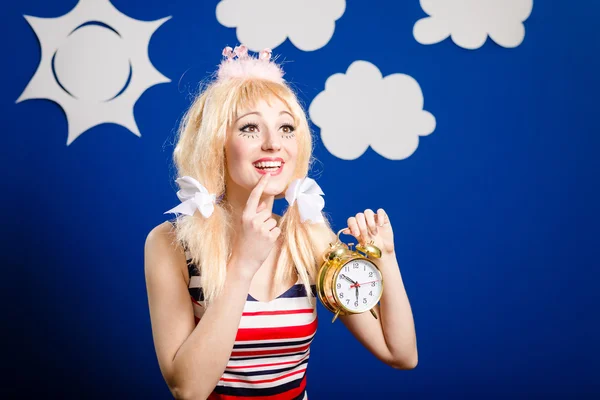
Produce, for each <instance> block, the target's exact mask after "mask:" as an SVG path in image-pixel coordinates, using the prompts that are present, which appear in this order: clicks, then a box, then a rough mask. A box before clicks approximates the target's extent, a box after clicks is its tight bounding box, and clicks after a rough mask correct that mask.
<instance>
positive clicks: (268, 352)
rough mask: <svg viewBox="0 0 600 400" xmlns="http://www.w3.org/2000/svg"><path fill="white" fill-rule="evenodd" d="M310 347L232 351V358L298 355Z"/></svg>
mask: <svg viewBox="0 0 600 400" xmlns="http://www.w3.org/2000/svg"><path fill="white" fill-rule="evenodd" d="M309 347H310V343H309V344H307V345H304V346H300V347H286V348H285V349H277V350H270V349H269V350H253V351H232V352H231V356H232V357H246V356H270V355H273V354H282V353H297V352H299V351H304V350H306V349H308V348H309Z"/></svg>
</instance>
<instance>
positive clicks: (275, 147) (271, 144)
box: [262, 130, 281, 151]
mask: <svg viewBox="0 0 600 400" xmlns="http://www.w3.org/2000/svg"><path fill="white" fill-rule="evenodd" d="M280 141H281V137H279V135H278V134H277V133H276V132H273V131H272V130H269V132H268V133H267V135H265V140H264V141H263V144H262V149H263V150H264V151H268V150H270V151H279V150H281V142H280Z"/></svg>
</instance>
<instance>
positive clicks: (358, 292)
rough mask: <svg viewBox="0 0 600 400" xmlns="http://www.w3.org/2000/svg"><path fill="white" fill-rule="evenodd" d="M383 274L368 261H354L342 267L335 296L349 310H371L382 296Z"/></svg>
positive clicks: (358, 311) (336, 284)
mask: <svg viewBox="0 0 600 400" xmlns="http://www.w3.org/2000/svg"><path fill="white" fill-rule="evenodd" d="M381 289H382V286H381V273H380V272H379V270H378V269H377V267H375V265H373V263H371V262H370V261H368V260H360V259H359V260H352V261H350V262H348V263H347V264H346V265H344V266H343V267H342V269H341V270H340V272H339V273H338V275H337V277H336V279H335V295H336V296H337V299H338V301H339V302H340V303H341V304H342V305H343V306H344V307H345V308H347V309H348V310H350V311H352V312H355V313H361V312H365V311H368V310H370V309H371V308H372V307H373V306H374V305H375V304H377V302H378V301H379V297H380V296H381Z"/></svg>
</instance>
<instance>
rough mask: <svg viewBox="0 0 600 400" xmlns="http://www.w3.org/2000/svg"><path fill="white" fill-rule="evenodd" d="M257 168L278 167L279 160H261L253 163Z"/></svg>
mask: <svg viewBox="0 0 600 400" xmlns="http://www.w3.org/2000/svg"><path fill="white" fill-rule="evenodd" d="M254 166H255V167H257V168H279V167H281V161H261V162H257V163H254Z"/></svg>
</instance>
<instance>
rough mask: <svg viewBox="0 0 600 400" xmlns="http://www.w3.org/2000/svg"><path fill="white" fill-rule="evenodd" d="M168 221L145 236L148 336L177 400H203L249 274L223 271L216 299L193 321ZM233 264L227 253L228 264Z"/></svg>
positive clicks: (223, 360)
mask: <svg viewBox="0 0 600 400" xmlns="http://www.w3.org/2000/svg"><path fill="white" fill-rule="evenodd" d="M173 242H174V236H173V233H172V232H171V227H170V224H169V223H168V222H166V223H164V224H161V225H159V226H157V227H156V228H154V229H153V230H152V232H150V234H149V235H148V237H147V239H146V245H145V250H144V254H145V256H144V258H145V277H146V286H147V291H148V304H149V307H150V318H151V322H152V335H153V338H154V346H155V349H156V354H157V357H158V363H159V366H160V370H161V372H162V374H163V377H164V378H165V381H166V383H167V385H168V386H169V389H170V390H171V393H172V394H173V396H174V397H175V398H178V399H192V398H193V399H200V398H202V399H205V398H207V397H208V396H209V395H210V393H211V392H212V391H213V389H214V388H215V386H216V385H217V383H218V382H219V379H220V378H221V376H222V375H223V372H224V371H225V368H226V366H227V362H228V360H229V357H230V355H231V350H232V349H233V344H234V341H235V337H236V333H237V330H238V327H239V323H240V319H241V316H242V312H243V309H244V304H245V302H246V298H247V294H248V291H249V288H250V282H251V279H249V278H248V277H243V276H236V275H235V274H228V276H227V280H226V283H225V288H224V291H223V292H222V294H221V295H220V296H219V298H217V299H215V300H214V302H212V303H211V305H210V307H208V308H207V310H206V312H205V313H204V315H203V316H202V318H201V320H200V321H199V322H198V324H197V325H196V326H194V312H193V308H192V302H191V300H190V295H189V292H188V288H187V285H186V283H185V277H184V275H183V273H182V271H183V268H184V267H185V265H186V260H185V255H184V253H183V250H182V249H181V247H180V246H177V247H176V246H175V245H174V244H173ZM232 263H237V261H236V260H235V259H233V258H232V261H231V262H230V265H228V271H239V270H241V268H229V267H231V266H232V265H231V264H232Z"/></svg>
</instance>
